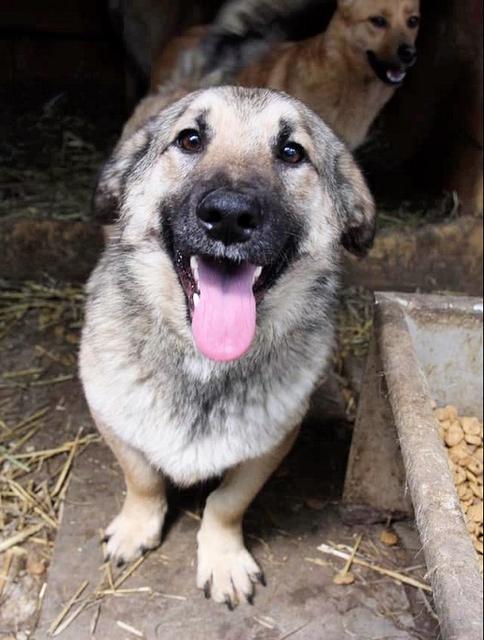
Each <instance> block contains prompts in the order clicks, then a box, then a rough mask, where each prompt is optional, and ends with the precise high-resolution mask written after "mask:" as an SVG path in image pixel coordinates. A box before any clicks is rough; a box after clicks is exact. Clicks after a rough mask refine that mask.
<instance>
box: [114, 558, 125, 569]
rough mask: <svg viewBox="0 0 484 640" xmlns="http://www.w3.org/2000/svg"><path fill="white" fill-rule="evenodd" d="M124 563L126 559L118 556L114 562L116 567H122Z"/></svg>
mask: <svg viewBox="0 0 484 640" xmlns="http://www.w3.org/2000/svg"><path fill="white" fill-rule="evenodd" d="M125 564H126V560H125V559H124V558H119V560H118V561H117V562H116V566H117V567H118V569H119V568H120V567H123V566H124V565H125Z"/></svg>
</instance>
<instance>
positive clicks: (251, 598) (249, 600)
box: [245, 593, 254, 606]
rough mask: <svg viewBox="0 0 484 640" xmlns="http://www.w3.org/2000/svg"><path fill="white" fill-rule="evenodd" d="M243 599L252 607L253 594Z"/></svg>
mask: <svg viewBox="0 0 484 640" xmlns="http://www.w3.org/2000/svg"><path fill="white" fill-rule="evenodd" d="M245 599H246V600H247V602H248V603H249V604H250V605H251V606H254V594H253V593H249V594H248V595H246V596H245Z"/></svg>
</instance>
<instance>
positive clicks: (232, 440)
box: [80, 269, 335, 484]
mask: <svg viewBox="0 0 484 640" xmlns="http://www.w3.org/2000/svg"><path fill="white" fill-rule="evenodd" d="M324 282H325V284H324V287H325V288H327V291H326V295H322V296H321V297H320V304H317V305H313V306H312V308H310V309H308V313H307V317H306V318H305V320H304V321H303V322H301V323H299V324H298V325H297V327H293V328H292V329H291V330H290V331H288V333H287V334H286V335H283V336H279V337H278V338H274V334H273V330H272V327H271V326H270V323H268V322H265V321H263V322H262V324H263V326H262V327H259V331H258V337H257V340H256V344H255V346H254V348H253V351H252V352H251V354H249V355H248V356H246V357H245V358H243V359H242V360H240V361H238V362H236V363H231V364H229V365H221V364H217V363H212V362H211V361H209V360H207V359H205V358H203V357H202V356H201V355H199V354H198V353H197V352H196V351H195V349H194V348H193V346H192V345H187V344H186V343H185V342H184V341H183V340H182V339H181V338H180V336H179V335H177V333H176V332H175V331H174V330H173V329H172V328H170V327H169V326H168V325H167V324H166V323H164V322H163V321H161V322H156V321H153V316H152V315H151V314H150V312H149V310H148V309H147V308H142V307H137V306H136V304H135V305H134V306H133V304H132V302H130V301H129V300H127V299H126V296H125V294H124V292H123V291H121V290H120V289H119V288H118V287H117V286H116V285H115V284H113V281H112V279H108V278H106V277H105V274H104V273H103V271H102V269H101V270H98V271H97V272H95V274H94V276H93V279H92V281H91V296H90V301H89V303H88V306H87V319H86V325H85V329H84V334H83V341H82V347H81V359H80V362H81V373H82V379H83V383H84V388H85V392H86V397H87V399H88V402H89V405H90V407H91V410H92V411H93V413H94V414H95V416H96V419H97V420H99V421H101V422H102V423H104V424H105V425H106V426H107V427H108V428H109V429H111V430H113V431H114V432H115V433H116V434H117V435H118V436H119V437H120V438H121V439H123V440H124V441H125V442H128V443H129V444H131V445H132V446H134V447H135V448H137V449H139V450H141V451H143V452H144V453H145V454H146V456H147V457H148V459H149V460H150V461H151V462H152V464H153V465H154V466H156V467H158V468H160V469H161V470H162V471H163V472H164V473H165V474H167V475H168V476H170V477H171V478H172V479H173V480H174V481H175V482H177V483H179V484H191V483H193V482H197V481H199V480H203V479H206V478H208V477H211V476H214V475H218V474H220V473H222V472H223V471H224V470H225V469H227V468H229V467H231V466H233V465H235V464H238V463H239V462H241V461H243V460H246V459H249V458H254V457H257V456H260V455H262V454H263V453H266V452H267V451H269V450H270V449H272V448H273V447H274V446H276V445H277V444H278V443H279V442H280V441H281V440H282V439H283V437H284V436H285V435H286V434H287V433H288V432H289V431H290V430H291V429H292V428H293V427H294V426H296V425H297V424H298V422H299V421H300V420H301V419H302V417H303V415H304V413H305V411H306V408H307V402H308V399H309V396H310V393H311V391H312V390H313V389H314V386H315V384H316V383H317V381H318V379H319V377H320V376H321V374H322V372H323V370H324V368H325V366H326V364H327V362H328V357H329V353H330V349H331V345H332V320H331V316H330V314H329V313H328V308H330V307H331V306H333V305H332V298H333V291H334V289H335V284H334V283H333V282H332V281H331V278H330V279H329V280H328V281H326V280H325V281H324ZM99 301H102V303H101V304H100V303H99ZM106 301H109V306H108V307H106Z"/></svg>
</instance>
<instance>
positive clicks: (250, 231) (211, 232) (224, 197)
mask: <svg viewBox="0 0 484 640" xmlns="http://www.w3.org/2000/svg"><path fill="white" fill-rule="evenodd" d="M197 218H198V222H199V224H200V226H201V227H202V229H203V230H204V231H205V233H206V234H207V236H208V237H209V238H211V239H212V240H219V241H220V242H222V243H223V244H224V245H232V244H237V243H239V242H247V241H249V240H250V239H251V238H252V236H253V235H254V232H255V231H256V229H258V228H259V227H260V226H261V224H262V212H261V204H260V202H259V200H258V198H257V197H256V196H255V195H253V194H247V193H243V192H241V191H234V190H232V189H217V190H216V191H212V192H211V193H209V194H208V195H206V196H205V197H204V198H203V199H202V201H201V202H200V203H199V205H198V207H197Z"/></svg>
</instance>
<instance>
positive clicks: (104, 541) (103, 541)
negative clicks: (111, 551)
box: [101, 536, 111, 544]
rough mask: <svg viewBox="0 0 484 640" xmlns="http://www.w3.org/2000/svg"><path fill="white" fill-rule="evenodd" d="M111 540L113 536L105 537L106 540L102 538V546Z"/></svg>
mask: <svg viewBox="0 0 484 640" xmlns="http://www.w3.org/2000/svg"><path fill="white" fill-rule="evenodd" d="M110 539H111V536H104V538H101V544H106V542H109V540H110Z"/></svg>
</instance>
